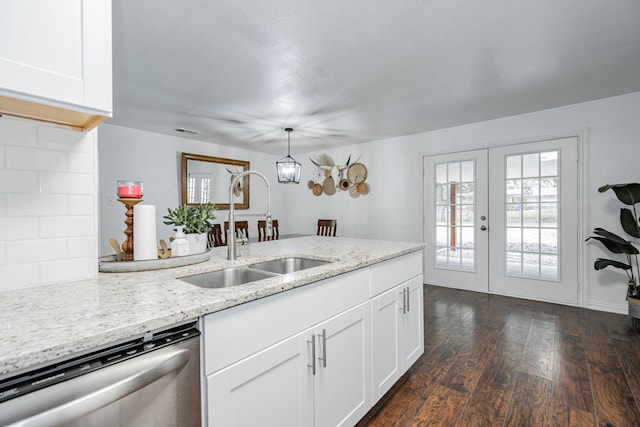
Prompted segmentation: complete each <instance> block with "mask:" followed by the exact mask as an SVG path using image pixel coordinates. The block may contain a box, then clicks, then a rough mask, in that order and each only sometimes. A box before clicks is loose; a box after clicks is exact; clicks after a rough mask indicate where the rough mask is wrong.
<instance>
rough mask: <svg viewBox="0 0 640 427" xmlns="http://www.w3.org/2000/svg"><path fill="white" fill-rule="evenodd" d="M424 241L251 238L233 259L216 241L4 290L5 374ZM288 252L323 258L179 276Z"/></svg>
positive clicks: (0, 311) (0, 304) (1, 347)
mask: <svg viewBox="0 0 640 427" xmlns="http://www.w3.org/2000/svg"><path fill="white" fill-rule="evenodd" d="M422 247H423V245H422V244H421V243H410V242H390V241H378V240H364V239H349V238H331V237H316V236H309V237H300V238H295V239H287V240H278V241H270V242H260V243H251V244H250V245H248V248H241V251H242V250H243V249H244V251H245V253H242V252H241V254H242V255H241V256H239V257H238V259H236V260H235V261H227V260H226V248H225V247H219V248H214V249H213V250H212V252H211V259H210V260H209V261H207V262H204V263H200V264H195V265H190V266H185V267H178V268H172V269H166V270H156V271H147V272H138V273H100V274H99V276H98V277H97V278H93V279H87V280H83V281H76V282H70V283H59V284H54V285H48V286H39V287H34V288H29V289H23V290H16V291H5V292H2V293H0V328H1V332H2V340H0V379H3V378H6V377H9V376H12V375H14V374H15V373H18V372H21V371H24V370H28V369H32V368H35V367H38V366H42V365H44V364H47V363H51V362H52V361H54V360H56V359H60V358H65V357H70V356H72V355H75V354H77V353H83V352H87V351H90V350H94V349H96V348H101V347H104V346H106V345H109V344H113V343H117V342H121V341H123V340H126V339H130V338H132V337H140V336H143V335H144V334H145V333H147V332H149V331H154V330H157V329H161V328H164V327H166V326H168V325H173V324H177V323H181V322H186V321H189V320H194V319H198V318H200V317H201V316H204V315H207V314H210V313H215V312H219V311H221V310H225V309H228V308H232V307H235V306H239V305H241V304H245V303H248V302H251V301H256V300H260V299H262V298H265V297H268V296H271V295H275V294H279V293H282V292H285V291H288V290H291V289H295V288H300V287H303V286H306V285H309V284H312V283H315V282H318V281H322V280H325V279H329V278H332V277H336V276H340V275H343V274H345V273H349V272H353V271H355V270H359V269H362V268H365V267H368V266H371V265H374V264H377V263H381V262H383V261H386V260H391V259H393V258H397V257H400V256H402V255H406V254H411V253H413V252H417V251H421V250H422ZM287 256H296V257H300V256H302V257H306V258H314V259H320V260H328V261H332V262H330V263H327V264H325V265H322V266H318V267H314V268H312V269H308V270H302V271H299V272H296V273H289V274H285V275H281V276H275V277H271V278H267V279H264V280H260V281H257V282H252V283H248V284H243V285H239V286H234V287H230V288H221V289H204V288H200V287H197V286H193V285H190V284H189V283H186V282H184V281H182V280H179V279H178V278H179V277H183V276H188V275H193V274H198V273H204V272H209V271H214V270H220V269H223V268H228V267H235V266H243V265H248V264H251V263H255V262H260V261H267V260H272V259H276V258H282V257H287Z"/></svg>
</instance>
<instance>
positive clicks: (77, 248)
mask: <svg viewBox="0 0 640 427" xmlns="http://www.w3.org/2000/svg"><path fill="white" fill-rule="evenodd" d="M95 251H96V248H95V240H94V239H93V237H71V238H69V239H67V254H68V255H69V258H83V257H85V258H86V257H94V259H95V257H97V255H96V254H95Z"/></svg>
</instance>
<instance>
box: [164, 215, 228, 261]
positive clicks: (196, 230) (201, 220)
mask: <svg viewBox="0 0 640 427" xmlns="http://www.w3.org/2000/svg"><path fill="white" fill-rule="evenodd" d="M215 210H216V208H215V207H214V206H213V205H212V204H211V203H206V204H199V205H196V206H191V205H180V206H178V207H177V208H175V209H167V212H168V213H167V215H165V216H163V218H164V220H165V221H164V223H165V224H166V225H175V226H176V227H179V226H181V227H182V229H183V231H184V233H185V237H186V239H187V240H189V246H190V251H189V253H190V254H196V253H200V252H204V251H206V250H207V233H208V232H209V230H211V227H212V226H213V223H212V222H211V221H213V220H214V219H216V215H215V213H214V211H215Z"/></svg>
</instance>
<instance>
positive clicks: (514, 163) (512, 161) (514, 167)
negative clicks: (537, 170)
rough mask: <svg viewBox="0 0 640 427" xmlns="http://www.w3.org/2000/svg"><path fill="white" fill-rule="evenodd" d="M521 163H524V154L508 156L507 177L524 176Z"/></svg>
mask: <svg viewBox="0 0 640 427" xmlns="http://www.w3.org/2000/svg"><path fill="white" fill-rule="evenodd" d="M521 163H522V156H507V166H506V169H507V170H506V177H507V178H520V177H522V171H521Z"/></svg>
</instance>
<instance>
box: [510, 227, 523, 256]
mask: <svg viewBox="0 0 640 427" xmlns="http://www.w3.org/2000/svg"><path fill="white" fill-rule="evenodd" d="M507 250H508V251H518V252H520V251H522V231H521V229H520V228H507Z"/></svg>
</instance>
